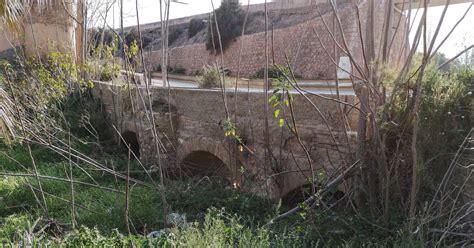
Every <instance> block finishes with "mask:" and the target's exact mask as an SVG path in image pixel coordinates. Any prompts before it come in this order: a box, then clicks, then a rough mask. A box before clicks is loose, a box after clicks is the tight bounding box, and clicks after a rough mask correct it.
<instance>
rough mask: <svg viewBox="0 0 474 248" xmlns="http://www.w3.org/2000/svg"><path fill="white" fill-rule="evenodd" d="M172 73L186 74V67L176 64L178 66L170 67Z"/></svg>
mask: <svg viewBox="0 0 474 248" xmlns="http://www.w3.org/2000/svg"><path fill="white" fill-rule="evenodd" d="M168 71H169V72H170V73H171V74H178V75H185V74H186V68H184V67H181V66H179V65H178V66H176V67H174V68H173V67H170V68H169V70H168Z"/></svg>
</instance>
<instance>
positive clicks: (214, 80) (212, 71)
mask: <svg viewBox="0 0 474 248" xmlns="http://www.w3.org/2000/svg"><path fill="white" fill-rule="evenodd" d="M219 77H220V76H219V69H217V67H216V66H215V65H213V66H204V68H203V72H202V76H200V77H199V78H198V81H197V82H198V87H199V88H203V89H211V88H216V87H218V86H219V80H220V79H219Z"/></svg>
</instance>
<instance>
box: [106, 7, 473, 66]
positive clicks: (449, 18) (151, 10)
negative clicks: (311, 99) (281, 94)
mask: <svg viewBox="0 0 474 248" xmlns="http://www.w3.org/2000/svg"><path fill="white" fill-rule="evenodd" d="M123 1H124V17H125V18H124V26H133V25H136V15H135V13H136V10H135V0H123ZM159 1H160V0H138V8H139V10H140V12H139V13H140V22H141V23H142V24H144V23H150V22H158V21H159V20H160V13H159V12H160V11H159ZM179 1H180V2H184V3H186V4H178V3H172V4H171V7H170V18H171V19H174V18H180V17H185V16H190V15H196V14H201V13H208V12H211V11H212V5H211V1H213V3H214V6H215V8H217V7H218V6H219V5H220V2H221V0H179ZM240 1H241V2H243V3H245V4H246V3H247V1H249V0H240ZM263 2H265V0H250V4H257V3H263ZM473 2H474V0H473ZM470 4H471V3H466V4H455V5H451V6H450V7H449V8H448V11H447V14H446V18H445V20H444V22H443V25H442V27H441V29H440V33H439V37H440V38H438V40H442V38H444V37H445V36H446V35H447V34H448V33H449V31H450V29H451V27H453V26H454V25H455V24H456V22H457V21H458V20H459V18H460V17H461V16H462V15H463V14H464V12H465V10H466V9H467V8H468V7H469V5H470ZM443 8H444V7H443V6H440V7H432V8H429V10H428V20H429V22H428V25H429V27H430V28H429V30H428V32H429V33H434V32H435V29H436V26H437V24H438V22H439V19H440V17H441V13H442V11H443ZM115 12H116V14H115V19H116V21H115V22H114V21H113V19H114V18H109V21H108V22H109V25H110V26H113V25H115V27H118V17H119V14H118V7H115ZM413 13H414V12H413ZM421 14H422V9H420V10H419V14H418V19H419V17H420V16H421ZM413 15H414V14H413ZM416 23H418V22H416ZM472 44H474V7H472V8H471V10H470V11H469V13H468V15H467V16H466V18H465V19H464V20H463V21H462V22H461V23H460V24H459V26H458V27H457V28H456V30H455V31H454V32H453V33H452V34H451V36H450V38H449V39H448V41H447V42H446V43H445V44H444V45H443V46H442V47H441V49H440V52H442V53H444V54H445V55H446V56H447V57H453V56H455V55H456V54H457V53H459V52H460V51H462V50H463V49H464V48H465V47H467V46H469V45H472Z"/></svg>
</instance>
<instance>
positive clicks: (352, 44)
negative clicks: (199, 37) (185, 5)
mask: <svg viewBox="0 0 474 248" xmlns="http://www.w3.org/2000/svg"><path fill="white" fill-rule="evenodd" d="M384 6H385V5H384V2H383V1H381V2H379V3H378V6H377V8H378V9H380V10H384ZM364 7H365V5H362V6H360V8H361V9H362V10H361V13H360V16H361V25H362V27H364V25H365V16H366V11H365V10H364ZM338 14H339V16H340V24H341V28H342V30H343V32H344V38H345V40H346V42H347V45H348V48H349V51H350V52H351V53H352V54H353V55H354V58H355V59H356V61H357V63H358V64H360V65H362V64H363V56H362V48H361V41H360V35H359V27H358V24H357V22H356V21H355V20H356V10H355V7H354V5H353V4H350V3H346V4H341V5H340V6H339V7H338ZM383 14H384V11H377V13H376V17H375V21H376V29H375V41H376V49H375V50H376V53H377V52H378V51H379V50H380V49H381V48H380V42H379V41H380V37H381V34H382V29H383V21H384V20H383V18H384V17H383ZM399 17H400V15H395V17H394V18H393V20H394V21H392V23H395V24H397V23H398V20H399ZM401 17H402V21H401V24H400V27H401V28H400V29H399V32H398V33H397V34H396V36H395V38H394V42H393V45H392V46H393V49H392V54H391V57H393V60H395V57H398V55H399V54H400V52H399V51H400V47H401V46H402V45H403V44H404V43H403V41H404V36H403V34H404V18H403V16H401ZM323 20H324V22H323ZM333 21H334V15H333V14H332V12H329V13H327V14H325V15H323V16H322V17H319V18H315V19H311V20H309V21H307V22H304V23H301V24H298V25H295V26H292V27H288V28H282V29H277V30H273V32H272V31H269V32H268V37H267V39H268V56H269V63H273V62H275V63H276V64H286V62H287V61H289V62H290V64H291V65H292V68H293V70H294V73H295V74H296V75H297V76H300V77H302V78H306V79H333V78H335V71H336V66H335V63H338V62H339V57H340V56H346V55H345V54H344V53H343V52H342V51H341V49H338V53H337V56H334V42H333V39H332V35H333V33H334V32H333V28H334V23H333ZM328 29H329V30H328ZM336 30H337V31H336V33H335V34H334V36H335V37H336V39H337V40H338V43H339V44H340V46H341V47H343V42H342V38H341V34H340V33H341V32H340V31H339V25H338V24H337V22H336ZM362 33H363V34H364V33H365V32H364V30H362ZM391 37H392V36H391ZM241 44H242V53H241V63H240V70H239V66H238V65H239V59H238V58H239V53H240V46H241ZM145 56H146V59H147V65H148V66H149V67H150V68H152V69H153V68H156V66H158V65H159V64H161V50H158V51H152V52H148V53H146V54H145ZM169 59H170V61H169V64H170V66H171V67H183V68H185V69H186V73H187V74H188V75H194V74H195V73H196V72H198V71H201V70H202V68H203V66H205V65H211V64H215V63H216V62H218V63H219V64H221V61H220V60H221V57H220V55H219V54H217V55H214V53H213V52H212V51H209V50H206V47H205V44H204V43H202V44H195V45H189V46H183V47H177V48H172V49H170V51H169ZM264 65H265V33H256V34H252V35H245V36H243V37H240V38H238V39H237V40H236V41H235V42H234V43H232V44H231V45H230V46H229V47H228V48H227V49H226V50H225V51H224V67H225V68H228V69H230V70H231V72H232V74H233V75H236V74H237V71H240V76H241V77H251V76H252V75H254V74H255V72H256V71H258V70H259V69H261V68H263V67H264Z"/></svg>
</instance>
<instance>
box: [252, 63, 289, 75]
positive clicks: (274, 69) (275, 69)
mask: <svg viewBox="0 0 474 248" xmlns="http://www.w3.org/2000/svg"><path fill="white" fill-rule="evenodd" d="M282 68H286V66H281V65H276V64H271V65H269V66H268V78H279V77H281V76H283V72H282ZM264 77H265V67H262V68H260V69H259V70H258V71H256V72H255V73H254V74H253V75H252V77H251V78H254V79H257V78H259V79H261V78H264Z"/></svg>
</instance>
